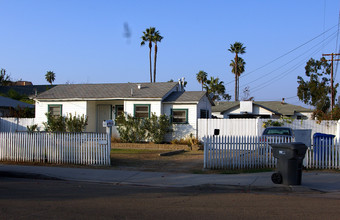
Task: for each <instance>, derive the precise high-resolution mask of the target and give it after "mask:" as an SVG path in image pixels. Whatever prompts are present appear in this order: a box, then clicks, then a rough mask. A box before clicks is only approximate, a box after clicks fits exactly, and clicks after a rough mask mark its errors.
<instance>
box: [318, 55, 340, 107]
mask: <svg viewBox="0 0 340 220" xmlns="http://www.w3.org/2000/svg"><path fill="white" fill-rule="evenodd" d="M339 55H340V53H331V54H322V56H331V59H330V60H327V61H331V96H332V100H331V103H332V104H331V110H332V111H333V107H334V87H333V61H340V59H334V56H339Z"/></svg>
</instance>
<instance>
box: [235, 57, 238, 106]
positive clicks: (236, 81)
mask: <svg viewBox="0 0 340 220" xmlns="http://www.w3.org/2000/svg"><path fill="white" fill-rule="evenodd" d="M237 62H238V56H237V53H236V55H235V101H238V92H237V88H238V85H237V83H238V77H237V72H238V71H237V70H238V66H237Z"/></svg>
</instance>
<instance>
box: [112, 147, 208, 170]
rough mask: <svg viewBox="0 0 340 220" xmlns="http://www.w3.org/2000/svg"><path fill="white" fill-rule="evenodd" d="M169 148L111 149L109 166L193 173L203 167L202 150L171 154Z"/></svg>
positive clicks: (125, 168)
mask: <svg viewBox="0 0 340 220" xmlns="http://www.w3.org/2000/svg"><path fill="white" fill-rule="evenodd" d="M169 151H170V150H165V149H163V150H154V149H146V150H145V149H144V150H143V149H140V150H135V149H113V150H112V151H111V166H112V167H113V168H116V169H124V170H141V171H158V172H183V173H193V172H197V171H200V170H202V169H203V151H185V152H184V153H181V154H175V155H171V156H160V155H159V154H161V153H165V152H169Z"/></svg>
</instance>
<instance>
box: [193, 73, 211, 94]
mask: <svg viewBox="0 0 340 220" xmlns="http://www.w3.org/2000/svg"><path fill="white" fill-rule="evenodd" d="M207 77H208V74H207V73H206V72H204V71H203V70H200V71H199V72H198V73H197V74H196V79H197V81H198V82H199V83H200V84H202V91H203V88H204V84H205V83H206V82H207Z"/></svg>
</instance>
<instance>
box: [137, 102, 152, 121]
mask: <svg viewBox="0 0 340 220" xmlns="http://www.w3.org/2000/svg"><path fill="white" fill-rule="evenodd" d="M135 117H136V118H149V117H150V105H135Z"/></svg>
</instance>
